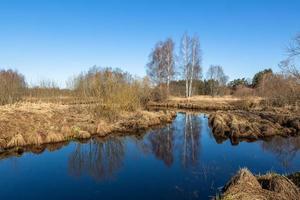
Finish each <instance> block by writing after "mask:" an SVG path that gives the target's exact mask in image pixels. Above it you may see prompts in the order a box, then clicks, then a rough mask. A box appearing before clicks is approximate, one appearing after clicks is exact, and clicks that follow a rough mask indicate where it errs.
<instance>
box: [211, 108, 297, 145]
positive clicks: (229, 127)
mask: <svg viewBox="0 0 300 200" xmlns="http://www.w3.org/2000/svg"><path fill="white" fill-rule="evenodd" d="M209 124H210V126H211V128H212V132H213V134H214V136H215V138H216V140H217V142H222V141H224V140H227V139H230V140H231V142H232V143H238V142H239V141H241V140H258V139H265V138H268V137H272V136H283V137H288V136H298V135H300V115H299V114H296V113H291V112H285V113H284V112H270V111H241V110H239V111H217V112H213V113H211V114H210V115H209Z"/></svg>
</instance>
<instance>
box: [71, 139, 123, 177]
mask: <svg viewBox="0 0 300 200" xmlns="http://www.w3.org/2000/svg"><path fill="white" fill-rule="evenodd" d="M124 155H125V150H124V143H123V140H121V139H119V138H109V139H108V140H105V141H103V140H96V139H93V140H91V141H89V143H88V144H84V145H83V144H76V148H75V150H74V152H72V153H71V155H70V157H69V172H70V174H72V175H74V176H82V175H83V174H87V175H89V176H91V177H93V178H95V179H97V180H100V179H107V178H111V177H112V176H113V175H114V173H115V172H116V171H117V170H118V169H120V168H121V166H122V163H123V159H124Z"/></svg>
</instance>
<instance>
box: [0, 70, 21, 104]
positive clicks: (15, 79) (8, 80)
mask: <svg viewBox="0 0 300 200" xmlns="http://www.w3.org/2000/svg"><path fill="white" fill-rule="evenodd" d="M25 89H26V82H25V78H24V76H23V75H22V74H20V73H19V72H17V71H13V70H11V69H9V70H0V104H1V105H3V104H9V103H14V102H16V101H18V100H20V99H21V97H22V95H24V93H25Z"/></svg>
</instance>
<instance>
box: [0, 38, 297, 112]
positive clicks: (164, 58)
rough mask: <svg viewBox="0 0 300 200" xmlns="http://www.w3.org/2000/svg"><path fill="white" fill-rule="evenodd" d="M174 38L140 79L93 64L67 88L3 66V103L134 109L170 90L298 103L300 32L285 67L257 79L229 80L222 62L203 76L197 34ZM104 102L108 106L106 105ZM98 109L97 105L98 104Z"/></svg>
mask: <svg viewBox="0 0 300 200" xmlns="http://www.w3.org/2000/svg"><path fill="white" fill-rule="evenodd" d="M175 51H176V50H175V42H174V41H173V40H172V39H171V38H168V39H166V40H165V41H160V42H158V43H157V44H156V45H155V47H154V49H153V50H152V51H151V53H150V55H149V62H148V63H147V65H146V68H147V77H145V78H136V77H133V76H132V75H130V74H129V73H127V72H124V71H122V70H120V69H112V68H101V67H92V68H90V69H89V70H88V72H83V73H81V74H79V75H78V76H76V77H74V78H72V79H70V80H71V81H69V84H68V88H67V89H61V88H59V87H58V85H57V84H56V83H55V82H53V81H41V82H40V83H39V84H38V85H35V86H29V84H28V83H26V81H25V77H24V76H23V75H22V74H21V73H19V72H18V71H16V70H11V69H9V70H0V104H1V105H4V104H10V103H15V102H17V101H19V100H21V99H27V98H28V97H30V98H36V99H45V98H49V99H61V98H64V97H66V96H67V97H70V98H72V99H79V100H80V101H83V102H89V101H97V102H98V104H96V105H99V106H100V107H101V110H102V111H103V110H106V113H114V112H117V110H118V109H121V110H124V111H131V110H135V109H137V108H139V107H141V106H144V105H146V104H147V102H148V101H162V100H165V99H166V98H167V97H168V96H169V95H173V96H185V97H187V98H189V97H191V96H193V95H211V96H215V95H235V96H239V97H249V96H260V97H263V98H264V99H265V101H266V102H267V104H269V105H279V106H281V105H286V104H289V105H290V104H297V103H298V102H299V99H300V68H299V60H300V34H299V35H297V36H296V37H295V38H294V39H293V40H292V41H291V43H290V44H289V46H288V48H287V54H288V55H287V58H286V59H285V60H283V61H282V62H280V64H279V67H280V69H281V71H280V72H279V73H274V72H273V71H272V70H271V69H265V70H262V71H260V72H258V73H256V74H255V75H254V77H253V78H252V79H247V78H238V79H235V80H232V81H230V82H228V80H229V78H228V76H227V75H226V74H225V72H224V70H223V68H222V66H220V65H211V66H210V67H209V68H208V70H207V72H206V78H203V72H202V71H203V70H202V69H203V68H202V53H201V52H202V51H201V46H200V40H199V37H198V36H197V35H194V36H189V35H188V34H187V33H185V34H184V35H183V36H182V38H181V41H180V46H179V50H178V54H176V53H175ZM103 105H105V106H106V107H105V109H103ZM96 110H97V109H96Z"/></svg>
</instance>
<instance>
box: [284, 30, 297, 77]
mask: <svg viewBox="0 0 300 200" xmlns="http://www.w3.org/2000/svg"><path fill="white" fill-rule="evenodd" d="M287 53H288V58H287V59H285V60H283V61H282V62H281V63H280V64H279V67H280V68H281V69H282V71H283V72H284V73H285V74H286V75H289V76H292V77H294V78H296V79H297V80H298V82H299V81H300V68H299V65H298V62H299V59H300V33H299V34H298V35H297V36H296V37H295V38H294V39H293V40H292V42H291V43H290V44H289V46H288V48H287Z"/></svg>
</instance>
